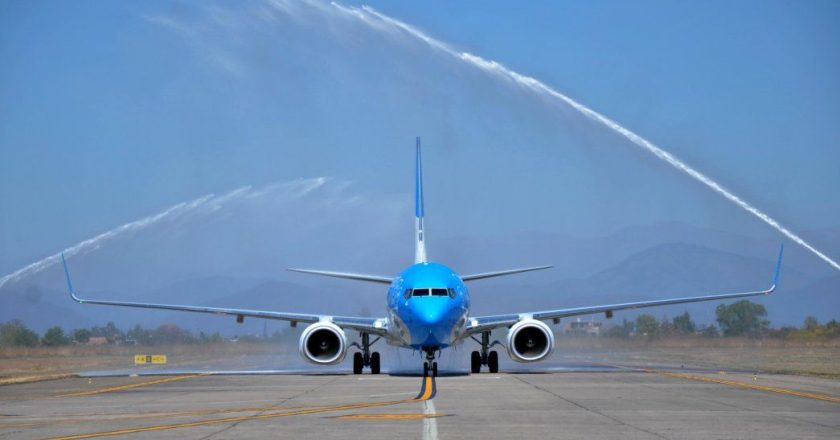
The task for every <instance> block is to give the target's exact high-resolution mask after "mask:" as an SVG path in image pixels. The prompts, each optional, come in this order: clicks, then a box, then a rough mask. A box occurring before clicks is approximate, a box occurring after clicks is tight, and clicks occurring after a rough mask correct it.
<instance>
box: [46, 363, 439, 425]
mask: <svg viewBox="0 0 840 440" xmlns="http://www.w3.org/2000/svg"><path fill="white" fill-rule="evenodd" d="M434 391H435V382H434V379H433V378H431V377H425V378H423V388H422V392H421V394H420V395H418V396H417V397H415V398H412V399H402V400H393V401H389V402H368V403H351V404H346V405H337V406H325V407H311V408H304V409H300V410H295V411H281V412H272V413H267V414H256V415H251V416H240V417H226V418H222V419H210V420H200V421H196V422H187V423H174V424H170V425H158V426H147V427H143V428H131V429H121V430H117V431H103V432H92V433H87V434H77V435H69V436H62V437H53V438H51V439H50V440H77V439H87V438H96V437H108V436H114V435H125V434H134V433H138V432H155V431H165V430H169V429H178V428H190V427H196V426H205V425H215V424H220V423H236V422H245V421H250V420H265V419H273V418H278V417H290V416H300V415H306V414H318V413H324V412H336V411H348V410H352V409H360V408H374V407H380V406H392V405H399V404H402V403H410V402H422V401H424V400H429V399H430V398H432V397H433V396H434Z"/></svg>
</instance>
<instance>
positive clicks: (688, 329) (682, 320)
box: [674, 312, 697, 335]
mask: <svg viewBox="0 0 840 440" xmlns="http://www.w3.org/2000/svg"><path fill="white" fill-rule="evenodd" d="M674 329H675V330H676V332H677V333H679V334H681V335H693V334H694V332H695V331H696V330H697V327H696V326H695V325H694V321H692V320H691V315H689V314H688V312H685V313H683V314H682V315H677V316H676V317H675V318H674Z"/></svg>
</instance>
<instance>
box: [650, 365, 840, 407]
mask: <svg viewBox="0 0 840 440" xmlns="http://www.w3.org/2000/svg"><path fill="white" fill-rule="evenodd" d="M645 371H648V372H651V373H656V374H660V375H662V376H668V377H675V378H678V379H688V380H696V381H701V382H711V383H718V384H721V385H729V386H732V387H737V388H747V389H752V390H759V391H769V392H771V393H778V394H787V395H789V396H797V397H804V398H807V399H816V400H822V401H825V402H833V403H840V397H838V396H832V395H830V394H820V393H808V392H804V391H795V390H790V389H787V388H777V387H768V386H764V385H758V384H752V383H746V382H738V381H735V380H725V379H718V378H715V377H705V376H695V375H692V374H684V373H671V372H668V371H656V370H645Z"/></svg>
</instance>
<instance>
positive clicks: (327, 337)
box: [298, 322, 347, 365]
mask: <svg viewBox="0 0 840 440" xmlns="http://www.w3.org/2000/svg"><path fill="white" fill-rule="evenodd" d="M298 349H299V350H300V355H301V356H302V357H303V358H304V359H306V360H307V361H309V362H312V363H313V364H318V365H333V364H337V363H339V362H341V361H343V360H344V356H345V355H346V354H347V337H346V336H344V330H342V329H341V328H340V327H338V326H337V325H335V324H333V323H331V322H316V323H315V324H312V325H310V326H309V327H306V328H305V329H304V330H303V334H301V335H300V345H299V347H298Z"/></svg>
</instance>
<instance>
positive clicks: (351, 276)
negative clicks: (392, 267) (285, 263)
mask: <svg viewBox="0 0 840 440" xmlns="http://www.w3.org/2000/svg"><path fill="white" fill-rule="evenodd" d="M286 270H289V271H292V272H299V273H308V274H311V275H322V276H325V277H335V278H346V279H348V280H356V281H368V282H371V283H381V284H391V281H393V278H390V277H383V276H380V275H365V274H361V273H352V272H332V271H326V270H312V269H292V268H289V269H286Z"/></svg>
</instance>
